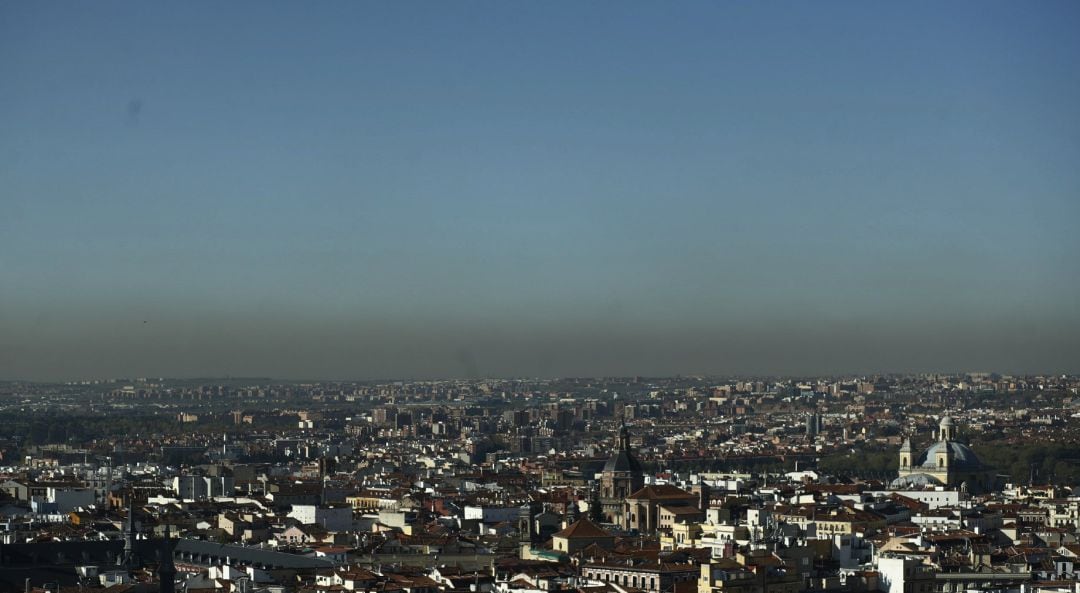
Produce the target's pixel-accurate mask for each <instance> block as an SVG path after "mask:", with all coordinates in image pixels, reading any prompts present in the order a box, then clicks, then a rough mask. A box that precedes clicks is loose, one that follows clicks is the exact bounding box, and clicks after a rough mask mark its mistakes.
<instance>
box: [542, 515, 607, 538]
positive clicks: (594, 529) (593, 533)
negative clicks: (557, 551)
mask: <svg viewBox="0 0 1080 593" xmlns="http://www.w3.org/2000/svg"><path fill="white" fill-rule="evenodd" d="M552 537H562V538H566V539H574V538H577V537H612V536H611V534H610V533H608V532H606V531H604V530H603V529H601V528H600V526H598V525H597V524H596V523H593V522H592V521H590V520H588V519H585V518H582V519H578V520H577V521H575V522H574V523H573V524H571V525H570V526H569V527H567V528H566V529H563V530H562V531H560V532H558V533H556V534H555V535H553V536H552Z"/></svg>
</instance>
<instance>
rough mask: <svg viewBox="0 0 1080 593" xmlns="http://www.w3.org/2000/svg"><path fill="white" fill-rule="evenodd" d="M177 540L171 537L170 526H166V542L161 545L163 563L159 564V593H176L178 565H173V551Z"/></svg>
mask: <svg viewBox="0 0 1080 593" xmlns="http://www.w3.org/2000/svg"><path fill="white" fill-rule="evenodd" d="M174 548H176V540H174V539H173V538H172V537H171V534H170V532H169V524H168V523H166V524H165V540H164V541H163V542H162V543H161V562H160V563H159V564H158V571H157V572H158V580H159V581H160V584H159V588H158V591H159V593H175V591H176V565H175V564H174V563H173V549H174Z"/></svg>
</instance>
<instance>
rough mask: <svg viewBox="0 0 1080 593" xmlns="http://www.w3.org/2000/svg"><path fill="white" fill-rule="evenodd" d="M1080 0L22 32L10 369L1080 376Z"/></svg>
mask: <svg viewBox="0 0 1080 593" xmlns="http://www.w3.org/2000/svg"><path fill="white" fill-rule="evenodd" d="M1077 30H1080V6H1078V5H1077V4H1076V3H1073V2H1035V3H1018V2H1013V3H996V2H953V3H947V4H946V3H932V2H926V3H902V4H901V3H897V4H884V3H874V4H870V3H856V2H824V3H794V2H792V3H770V2H760V3H759V2H754V3H749V2H711V3H694V2H680V3H660V2H655V3H625V2H594V3H576V2H556V3H531V4H528V3H506V2H423V3H422V2H405V3H397V2H394V3H389V2H387V3H375V2H370V3H359V2H342V3H334V2H325V3H318V4H317V5H310V4H307V3H284V2H281V3H278V2H248V3H244V2H237V3H227V4H221V3H211V2H194V3H183V4H174V5H161V4H154V3H140V2H102V3H92V4H89V3H84V4H71V3H49V2H41V3H39V2H34V3H7V4H4V5H3V6H2V7H0V80H2V81H4V82H3V83H2V84H0V377H9V378H35V379H53V378H77V377H88V376H93V377H107V376H135V375H138V376H143V375H151V376H157V375H165V376H196V375H198V376H206V375H226V374H228V375H269V376H276V377H283V378H297V377H304V378H318V377H333V378H368V377H436V376H473V375H501V376H505V375H545V376H550V375H591V374H674V373H683V374H686V373H832V372H860V371H876V370H881V371H890V370H901V371H902V370H1001V371H1010V372H1027V371H1030V372H1043V371H1047V372H1063V371H1077V370H1078V369H1077V368H1076V367H1075V364H1076V361H1077V360H1078V354H1080V337H1078V336H1080V333H1078V330H1080V311H1078V306H1077V303H1080V264H1078V261H1080V258H1078V254H1080V239H1078V238H1077V231H1076V229H1077V221H1078V220H1080V166H1078V163H1080V107H1078V106H1080V77H1078V76H1077V75H1076V73H1077V72H1078V71H1080V39H1078V37H1077V35H1076V34H1075V32H1076V31H1077Z"/></svg>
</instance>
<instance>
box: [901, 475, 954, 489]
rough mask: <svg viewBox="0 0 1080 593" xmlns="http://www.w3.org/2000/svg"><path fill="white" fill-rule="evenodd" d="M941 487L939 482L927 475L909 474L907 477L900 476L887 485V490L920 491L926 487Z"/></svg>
mask: <svg viewBox="0 0 1080 593" xmlns="http://www.w3.org/2000/svg"><path fill="white" fill-rule="evenodd" d="M941 485H942V484H941V480H938V479H937V478H935V477H934V476H931V475H929V474H910V475H907V476H900V477H899V478H896V479H895V480H893V481H892V482H891V483H889V488H892V489H894V490H905V489H909V488H912V489H922V488H925V487H927V486H941Z"/></svg>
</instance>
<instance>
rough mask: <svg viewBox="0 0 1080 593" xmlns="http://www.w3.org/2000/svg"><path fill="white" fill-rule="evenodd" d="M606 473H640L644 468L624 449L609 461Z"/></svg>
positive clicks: (605, 469) (605, 467) (606, 464)
mask: <svg viewBox="0 0 1080 593" xmlns="http://www.w3.org/2000/svg"><path fill="white" fill-rule="evenodd" d="M594 467H595V466H594ZM604 471H605V472H632V473H640V472H641V471H642V468H641V463H639V462H638V460H637V459H635V458H634V456H633V455H631V454H630V451H627V450H625V449H623V450H620V451H617V452H616V453H615V454H614V455H612V456H611V457H610V458H609V459H608V460H607V463H605V464H604Z"/></svg>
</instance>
